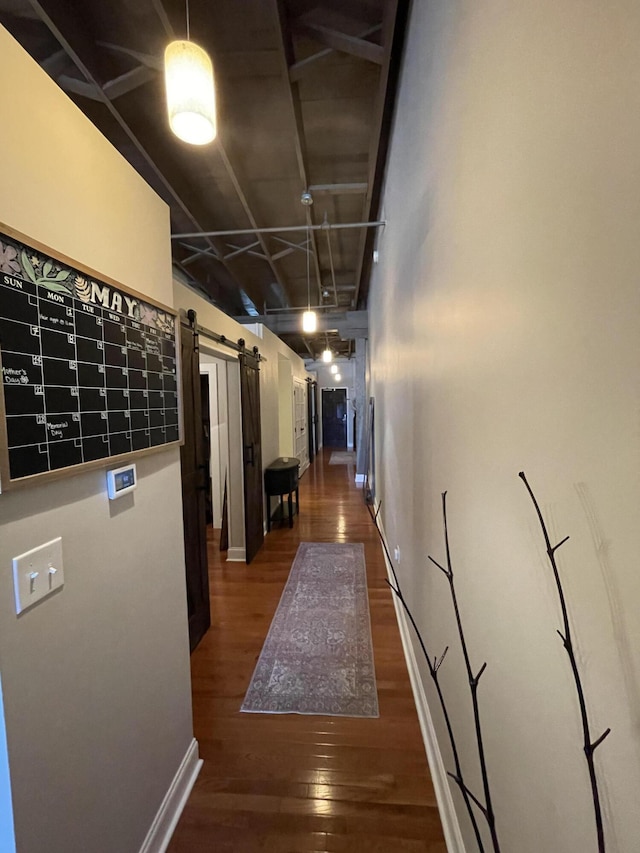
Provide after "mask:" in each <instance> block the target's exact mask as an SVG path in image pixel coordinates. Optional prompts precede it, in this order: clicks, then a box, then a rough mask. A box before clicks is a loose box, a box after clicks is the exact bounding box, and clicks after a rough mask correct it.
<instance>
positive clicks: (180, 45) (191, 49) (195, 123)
mask: <svg viewBox="0 0 640 853" xmlns="http://www.w3.org/2000/svg"><path fill="white" fill-rule="evenodd" d="M164 76H165V86H166V93H167V110H168V112H169V125H170V127H171V130H172V131H173V132H174V133H175V135H176V136H177V137H178V138H179V139H182V140H183V141H184V142H189V143H191V145H206V144H207V142H211V141H212V140H213V139H215V136H216V132H217V129H216V95H215V86H214V82H213V66H212V65H211V60H210V59H209V55H208V54H207V52H206V51H205V50H203V49H202V48H201V47H199V46H198V45H197V44H194V42H192V41H185V40H179V41H172V42H171V43H170V44H169V45H167V47H166V49H165V52H164Z"/></svg>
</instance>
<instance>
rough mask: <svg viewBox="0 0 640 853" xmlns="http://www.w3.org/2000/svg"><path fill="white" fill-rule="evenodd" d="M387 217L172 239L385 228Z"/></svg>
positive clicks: (201, 233) (191, 234)
mask: <svg viewBox="0 0 640 853" xmlns="http://www.w3.org/2000/svg"><path fill="white" fill-rule="evenodd" d="M386 224H387V222H386V220H385V219H381V220H379V221H377V222H339V223H336V224H335V225H332V224H330V223H323V224H322V225H285V226H283V227H281V228H280V227H276V228H238V229H236V230H235V231H190V232H189V233H185V234H172V235H171V239H172V240H185V239H188V238H189V239H193V238H194V237H234V236H236V235H238V234H279V233H280V232H281V231H306V230H307V229H309V230H311V231H341V230H343V229H345V228H384V226H385V225H386Z"/></svg>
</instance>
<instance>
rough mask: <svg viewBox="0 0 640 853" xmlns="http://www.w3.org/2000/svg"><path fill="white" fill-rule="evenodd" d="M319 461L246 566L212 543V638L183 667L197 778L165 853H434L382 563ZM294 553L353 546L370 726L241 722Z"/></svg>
mask: <svg viewBox="0 0 640 853" xmlns="http://www.w3.org/2000/svg"><path fill="white" fill-rule="evenodd" d="M330 455H331V453H330V451H328V450H327V451H325V453H324V455H322V454H321V455H320V456H319V457H318V458H317V459H316V461H315V462H314V464H313V465H312V466H311V467H310V468H309V469H308V470H307V472H306V473H305V474H304V476H303V478H302V480H301V487H300V503H301V514H300V515H299V516H297V517H296V519H295V524H294V527H293V529H292V530H290V529H289V528H288V527H286V526H283V527H279V528H276V529H273V530H272V532H271V533H270V534H269V535H268V536H267V537H266V539H265V543H264V546H263V548H262V549H261V551H260V552H259V554H258V556H257V557H256V558H255V560H254V561H253V563H252V564H251V565H250V566H245V565H244V564H242V563H228V564H227V563H223V562H221V560H220V555H219V553H218V552H217V549H216V548H215V546H214V543H213V541H211V543H210V547H209V555H210V582H211V617H212V626H211V629H210V631H209V632H208V634H207V636H206V637H205V638H204V639H203V641H202V642H201V643H200V646H199V647H198V648H197V649H196V651H195V652H194V654H193V656H192V659H191V663H192V677H193V709H194V727H195V737H196V738H197V740H198V742H199V744H200V756H201V757H202V758H203V759H204V766H203V768H202V771H201V773H200V776H199V778H198V781H197V782H196V785H195V787H194V789H193V792H192V794H191V797H190V799H189V802H188V803H187V806H186V808H185V810H184V812H183V814H182V818H181V819H180V822H179V824H178V827H177V829H176V832H175V835H174V837H173V840H172V842H171V844H170V846H169V848H168V853H200V851H202V852H203V853H204V851H207V853H214V852H215V853H226V851H234V853H253V851H267V853H308V852H309V851H316V853H317V851H332V852H333V853H347V851H348V853H359V851H367V853H383V851H384V853H395V851H398V853H401V852H402V851H408V852H409V851H411V853H412V852H413V851H422V852H423V853H424V851H428V853H446V847H445V844H444V841H443V836H442V829H441V825H440V818H439V815H438V810H437V806H436V801H435V796H434V793H433V787H432V784H431V780H430V778H429V772H428V768H427V763H426V759H425V754H424V746H423V743H422V739H421V735H420V729H419V726H418V720H417V716H416V711H415V707H414V704H413V698H412V694H411V687H410V684H409V678H408V675H407V670H406V666H405V662H404V657H403V653H402V647H401V644H400V637H399V633H398V628H397V624H396V619H395V613H394V609H393V603H392V601H391V592H390V590H389V589H388V587H387V585H386V584H385V581H384V578H385V569H384V561H383V557H382V552H381V549H380V547H379V544H378V541H377V535H376V532H375V529H374V527H373V525H372V523H371V520H370V518H369V515H368V513H367V510H366V507H365V506H364V504H363V501H362V491H360V490H358V489H356V488H355V486H354V469H353V465H329V464H328V462H329V457H330ZM301 541H307V542H309V541H311V542H364V544H365V553H366V561H367V575H368V583H369V602H370V607H371V621H372V633H373V644H374V655H375V664H376V677H377V682H378V695H379V702H380V718H379V719H375V720H362V719H350V718H345V717H320V716H318V717H313V716H298V715H295V714H287V715H270V714H241V713H240V712H239V708H240V705H241V703H242V699H243V697H244V694H245V691H246V689H247V687H248V685H249V681H250V679H251V675H252V673H253V669H254V667H255V664H256V661H257V658H258V655H259V654H260V650H261V648H262V644H263V642H264V639H265V637H266V635H267V632H268V630H269V625H270V624H271V619H272V617H273V614H274V612H275V609H276V607H277V605H278V601H279V599H280V595H281V593H282V589H283V587H284V584H285V582H286V579H287V576H288V574H289V569H290V567H291V563H292V562H293V558H294V556H295V553H296V549H297V547H298V543H299V542H301Z"/></svg>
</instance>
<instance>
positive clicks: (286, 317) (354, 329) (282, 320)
mask: <svg viewBox="0 0 640 853" xmlns="http://www.w3.org/2000/svg"><path fill="white" fill-rule="evenodd" d="M302 310H306V308H305V309H302V308H301V309H300V310H299V311H283V312H282V313H278V312H275V313H272V314H262V315H261V316H259V317H235V318H234V319H235V320H237V321H238V323H242V324H247V323H261V324H262V325H263V326H266V327H267V328H268V329H271V331H272V332H273V333H274V334H276V335H280V334H283V335H286V334H295V333H299V332H300V311H302ZM331 330H335V331H337V333H338V334H339V335H340V337H341V338H344V339H345V340H347V339H348V338H366V337H368V335H369V314H368V312H367V311H339V312H334V313H328V312H320V313H319V314H318V329H317V331H318V333H319V334H325V332H327V333H328V332H330V331H331Z"/></svg>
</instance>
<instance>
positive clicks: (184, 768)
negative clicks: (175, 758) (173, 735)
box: [140, 738, 202, 853]
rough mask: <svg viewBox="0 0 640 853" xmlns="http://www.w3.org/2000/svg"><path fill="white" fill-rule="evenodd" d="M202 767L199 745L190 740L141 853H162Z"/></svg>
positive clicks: (167, 844)
mask: <svg viewBox="0 0 640 853" xmlns="http://www.w3.org/2000/svg"><path fill="white" fill-rule="evenodd" d="M201 767H202V759H201V758H200V757H199V754H198V741H197V740H196V739H195V738H193V740H192V741H191V743H190V744H189V748H188V749H187V751H186V753H185V756H184V758H183V759H182V762H181V764H180V767H178V770H177V772H176V775H175V776H174V777H173V781H172V782H171V785H169V790H168V791H167V793H166V794H165V796H164V799H163V801H162V803H161V805H160V808H159V809H158V812H157V814H156V816H155V818H154V819H153V823H152V824H151V827H150V829H149V832H148V833H147V837H146V838H145V840H144V842H143V843H142V847H141V848H140V853H165V850H166V849H167V847H168V846H169V842H170V841H171V836H172V835H173V832H174V830H175V828H176V826H177V825H178V820H179V819H180V815H181V814H182V810H183V809H184V807H185V805H186V802H187V800H188V799H189V794H190V793H191V789H192V788H193V785H194V782H195V781H196V779H197V778H198V773H199V772H200V768H201Z"/></svg>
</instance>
